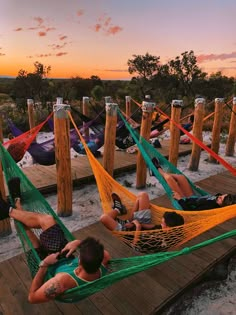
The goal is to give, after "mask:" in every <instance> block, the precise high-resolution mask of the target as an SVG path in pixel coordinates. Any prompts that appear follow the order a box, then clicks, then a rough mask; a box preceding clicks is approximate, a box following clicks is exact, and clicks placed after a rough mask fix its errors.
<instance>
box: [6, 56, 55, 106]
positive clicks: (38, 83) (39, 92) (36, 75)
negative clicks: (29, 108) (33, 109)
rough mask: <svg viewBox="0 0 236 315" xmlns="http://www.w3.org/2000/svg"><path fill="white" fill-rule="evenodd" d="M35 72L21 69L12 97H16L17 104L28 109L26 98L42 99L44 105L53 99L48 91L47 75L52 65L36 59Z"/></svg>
mask: <svg viewBox="0 0 236 315" xmlns="http://www.w3.org/2000/svg"><path fill="white" fill-rule="evenodd" d="M34 67H35V69H34V72H32V73H27V71H25V70H23V69H21V70H20V71H19V72H18V76H17V77H16V80H15V84H14V88H13V92H12V97H13V98H14V99H15V101H16V103H17V106H18V107H20V108H22V109H23V110H24V111H25V110H26V99H27V98H32V99H34V101H40V102H41V103H42V104H43V105H44V104H46V102H47V101H48V100H51V99H50V98H51V95H49V93H48V87H49V83H48V80H47V79H46V76H47V75H48V74H49V72H50V70H51V66H47V67H46V66H44V65H43V64H41V63H39V62H38V61H36V62H35V63H34Z"/></svg>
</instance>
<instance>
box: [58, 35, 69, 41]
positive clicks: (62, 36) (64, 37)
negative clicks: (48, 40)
mask: <svg viewBox="0 0 236 315" xmlns="http://www.w3.org/2000/svg"><path fill="white" fill-rule="evenodd" d="M67 37H68V36H66V35H60V37H59V39H60V40H64V39H66V38H67Z"/></svg>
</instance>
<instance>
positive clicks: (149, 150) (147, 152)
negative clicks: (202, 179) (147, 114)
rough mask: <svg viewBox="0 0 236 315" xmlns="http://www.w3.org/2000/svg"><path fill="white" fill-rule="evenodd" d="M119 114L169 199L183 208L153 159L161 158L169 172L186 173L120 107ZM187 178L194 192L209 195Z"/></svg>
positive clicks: (177, 206)
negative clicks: (131, 121) (138, 128)
mask: <svg viewBox="0 0 236 315" xmlns="http://www.w3.org/2000/svg"><path fill="white" fill-rule="evenodd" d="M118 114H119V116H120V117H121V119H122V120H123V121H124V123H125V125H126V128H127V129H128V130H129V132H130V134H131V136H132V138H133V139H134V141H135V143H136V145H137V147H138V149H139V151H140V153H141V155H142V157H143V159H144V161H145V163H146V164H147V167H148V168H149V169H150V170H151V171H152V172H153V173H154V175H155V177H156V178H157V180H158V181H159V182H160V184H161V185H162V186H163V188H164V190H165V192H166V194H167V195H168V197H169V199H170V200H171V202H172V204H173V206H174V207H175V209H182V208H181V206H180V204H179V203H178V201H177V200H175V199H174V198H173V191H172V189H171V188H170V186H169V185H168V183H167V182H166V180H165V179H164V177H163V176H162V175H161V174H160V173H159V171H158V170H157V169H156V167H155V166H154V164H153V162H152V159H153V158H154V157H155V158H157V159H158V160H159V162H160V165H161V166H162V168H163V170H164V171H165V172H167V173H174V174H181V175H183V176H184V174H183V173H182V172H181V171H180V170H178V169H177V168H176V167H175V166H174V165H173V164H172V163H170V162H169V161H168V160H167V159H166V158H165V157H164V156H163V155H162V154H161V153H160V152H159V151H158V150H156V149H155V148H154V147H153V146H152V145H151V144H150V143H149V142H148V141H147V140H146V139H144V138H143V137H142V136H140V135H139V134H138V133H137V132H136V131H135V130H134V129H133V128H132V127H131V126H130V125H129V124H127V122H126V121H125V119H124V117H123V116H122V114H121V112H120V111H119V109H118ZM185 178H186V179H187V180H188V182H189V184H190V186H191V188H192V190H193V192H194V193H195V194H196V195H201V196H204V195H208V193H207V192H206V191H204V190H203V189H201V188H199V187H197V186H195V185H194V183H193V182H192V181H190V179H189V178H187V177H186V176H185Z"/></svg>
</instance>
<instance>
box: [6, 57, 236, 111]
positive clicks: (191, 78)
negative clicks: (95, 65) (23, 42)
mask: <svg viewBox="0 0 236 315" xmlns="http://www.w3.org/2000/svg"><path fill="white" fill-rule="evenodd" d="M132 57H133V58H131V59H129V60H128V62H127V66H128V69H127V70H128V72H129V73H130V74H132V75H133V77H132V79H131V80H126V81H125V80H101V79H100V78H99V77H98V76H96V75H93V76H91V77H90V78H81V77H79V76H77V77H72V78H70V79H51V78H49V74H50V71H51V67H50V66H45V65H43V64H41V63H39V62H35V63H34V68H35V69H34V71H33V72H32V73H28V72H27V71H25V70H22V69H21V70H19V72H18V76H17V77H16V78H15V79H11V78H0V104H7V103H10V102H13V103H14V104H16V107H17V110H18V112H19V113H25V112H26V111H27V106H26V100H27V99H28V98H32V99H33V100H34V102H35V103H37V102H38V103H40V107H41V109H42V110H43V111H42V112H44V111H45V115H46V112H51V109H52V106H51V104H52V103H53V102H55V100H56V97H63V99H64V100H65V101H68V102H69V104H78V102H79V101H81V100H82V97H83V96H89V97H91V98H92V100H93V102H94V104H96V103H97V104H99V103H100V102H101V101H102V100H103V98H104V96H111V97H112V98H113V100H114V101H115V102H117V103H118V104H119V105H120V106H121V107H124V104H125V96H126V95H130V96H131V97H132V98H134V99H136V100H137V101H140V102H141V101H142V100H143V98H144V96H145V95H146V94H149V95H151V97H152V99H153V100H155V101H156V102H157V103H158V104H160V106H164V105H166V104H167V105H168V104H170V102H171V101H172V100H173V99H181V100H183V101H184V107H185V108H189V109H190V108H192V109H193V106H194V99H195V98H196V97H204V98H205V99H206V101H207V102H210V101H212V100H214V98H216V97H222V98H225V100H226V101H227V100H229V99H230V98H231V97H232V96H233V95H235V94H236V83H235V79H234V78H233V77H226V76H224V75H222V73H221V72H217V73H214V74H210V75H208V74H207V73H206V72H203V71H202V70H201V69H200V67H199V66H198V63H197V59H196V57H195V56H194V52H193V51H190V52H187V51H186V52H184V53H182V54H181V56H177V57H176V58H175V59H173V60H170V61H169V62H168V63H167V64H160V61H159V60H160V57H157V56H153V55H150V54H149V53H146V54H145V55H133V56H132ZM210 106H211V108H208V110H209V111H211V110H212V109H213V108H214V105H213V104H212V105H210ZM21 117H22V115H21Z"/></svg>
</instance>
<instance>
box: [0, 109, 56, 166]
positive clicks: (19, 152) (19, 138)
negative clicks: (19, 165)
mask: <svg viewBox="0 0 236 315" xmlns="http://www.w3.org/2000/svg"><path fill="white" fill-rule="evenodd" d="M51 116H52V114H50V115H49V116H48V118H47V119H46V120H45V121H43V122H42V123H41V124H39V125H38V126H36V127H34V128H32V129H30V130H29V131H27V132H25V133H23V132H22V131H20V132H19V129H18V130H14V129H13V128H11V127H12V125H13V123H12V122H11V121H10V120H8V124H9V126H10V128H11V131H12V134H13V136H15V137H16V138H13V139H11V140H9V141H6V142H4V144H3V146H4V147H5V148H7V150H8V151H9V153H10V154H11V156H12V157H13V159H14V160H15V162H19V161H20V160H21V159H22V158H23V156H24V154H25V152H26V151H27V150H28V149H29V148H30V146H31V144H32V142H33V141H34V140H35V138H36V136H37V134H38V132H39V131H40V130H41V128H42V127H43V126H44V124H45V123H46V122H47V121H48V120H49V119H50V117H51Z"/></svg>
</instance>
